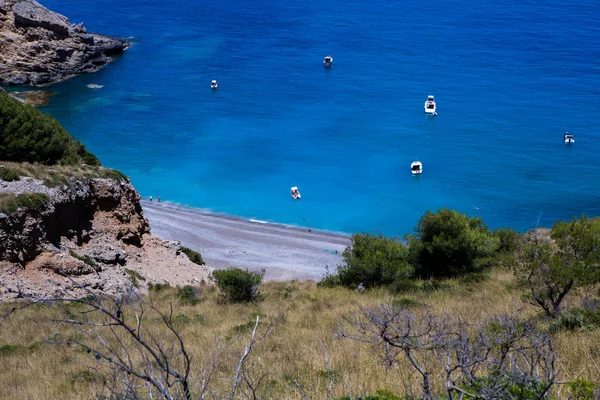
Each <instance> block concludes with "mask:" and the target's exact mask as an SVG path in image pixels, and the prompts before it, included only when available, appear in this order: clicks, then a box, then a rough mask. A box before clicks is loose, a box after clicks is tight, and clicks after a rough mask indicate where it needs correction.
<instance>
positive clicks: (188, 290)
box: [177, 285, 202, 306]
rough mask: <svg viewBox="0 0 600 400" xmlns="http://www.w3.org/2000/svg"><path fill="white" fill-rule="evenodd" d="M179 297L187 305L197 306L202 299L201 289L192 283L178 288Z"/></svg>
mask: <svg viewBox="0 0 600 400" xmlns="http://www.w3.org/2000/svg"><path fill="white" fill-rule="evenodd" d="M177 297H179V302H180V303H181V304H183V305H186V306H195V305H197V304H199V303H200V302H201V301H202V299H201V298H200V289H199V288H197V287H194V286H190V285H186V286H184V287H182V288H177Z"/></svg>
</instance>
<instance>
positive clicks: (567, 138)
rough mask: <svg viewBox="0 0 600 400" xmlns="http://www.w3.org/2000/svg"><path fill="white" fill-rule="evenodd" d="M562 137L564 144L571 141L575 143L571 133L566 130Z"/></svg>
mask: <svg viewBox="0 0 600 400" xmlns="http://www.w3.org/2000/svg"><path fill="white" fill-rule="evenodd" d="M564 139H565V143H566V144H571V143H575V139H574V138H573V135H572V134H570V133H569V132H566V133H565V135H564Z"/></svg>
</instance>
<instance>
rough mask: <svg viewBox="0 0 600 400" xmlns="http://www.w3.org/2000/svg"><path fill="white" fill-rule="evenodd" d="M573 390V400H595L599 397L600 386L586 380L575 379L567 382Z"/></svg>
mask: <svg viewBox="0 0 600 400" xmlns="http://www.w3.org/2000/svg"><path fill="white" fill-rule="evenodd" d="M567 386H568V387H569V389H570V390H571V397H570V398H571V399H574V400H594V399H597V398H598V397H597V396H596V395H597V394H598V385H597V384H595V383H594V382H590V381H586V380H585V379H575V380H572V381H570V382H567Z"/></svg>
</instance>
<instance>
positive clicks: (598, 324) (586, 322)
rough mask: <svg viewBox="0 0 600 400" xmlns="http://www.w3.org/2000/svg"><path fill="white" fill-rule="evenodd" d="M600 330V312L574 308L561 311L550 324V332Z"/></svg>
mask: <svg viewBox="0 0 600 400" xmlns="http://www.w3.org/2000/svg"><path fill="white" fill-rule="evenodd" d="M598 328H600V311H593V310H587V309H580V308H574V309H571V310H567V311H562V312H560V313H559V314H558V316H557V317H556V318H555V319H554V320H553V321H552V323H551V324H550V332H551V333H555V332H559V331H575V330H578V329H598Z"/></svg>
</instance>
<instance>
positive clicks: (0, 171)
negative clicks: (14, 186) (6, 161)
mask: <svg viewBox="0 0 600 400" xmlns="http://www.w3.org/2000/svg"><path fill="white" fill-rule="evenodd" d="M19 178H20V176H19V174H18V173H16V172H15V170H14V169H12V168H8V167H5V166H2V165H0V180H3V181H6V182H13V181H18V180H19Z"/></svg>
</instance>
